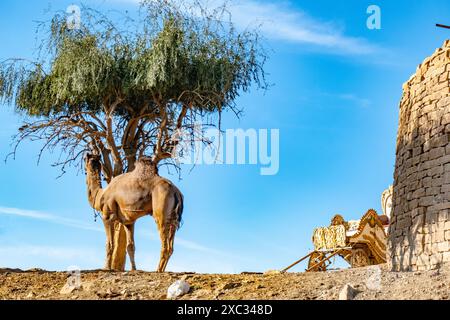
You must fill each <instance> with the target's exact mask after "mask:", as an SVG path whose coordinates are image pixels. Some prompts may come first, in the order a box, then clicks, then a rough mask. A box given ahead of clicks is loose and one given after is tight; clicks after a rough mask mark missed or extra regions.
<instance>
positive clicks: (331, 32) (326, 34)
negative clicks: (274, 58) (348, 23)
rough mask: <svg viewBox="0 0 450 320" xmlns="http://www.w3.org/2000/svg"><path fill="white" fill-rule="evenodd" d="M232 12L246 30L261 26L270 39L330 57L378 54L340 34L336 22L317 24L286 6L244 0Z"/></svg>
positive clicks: (362, 42) (373, 48)
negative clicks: (318, 50) (310, 48)
mask: <svg viewBox="0 0 450 320" xmlns="http://www.w3.org/2000/svg"><path fill="white" fill-rule="evenodd" d="M231 8H232V9H231V10H230V11H231V13H232V17H233V19H234V21H235V23H236V24H238V25H240V26H242V27H245V26H247V25H248V24H249V22H253V23H262V26H261V28H262V31H263V33H264V34H265V35H266V37H268V38H270V39H274V40H284V41H288V42H293V43H299V44H307V45H312V46H316V47H319V48H322V49H326V50H329V51H328V52H329V53H332V54H335V53H338V54H342V53H345V54H355V55H364V54H373V53H375V52H377V51H378V50H379V49H378V48H377V46H375V45H373V44H370V43H369V42H368V41H367V40H365V39H362V38H357V37H351V36H347V35H345V34H343V32H342V30H341V28H340V27H339V26H338V25H337V24H336V23H335V22H333V21H320V20H318V19H316V18H313V17H311V16H309V15H308V14H306V13H305V12H303V11H300V10H297V9H293V8H292V7H291V6H290V5H289V4H287V3H276V2H274V3H262V2H257V1H254V0H250V1H248V0H247V1H239V2H238V3H236V4H234V5H233V6H232V7H231ZM252 20H253V21H252Z"/></svg>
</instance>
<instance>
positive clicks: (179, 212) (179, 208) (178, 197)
mask: <svg viewBox="0 0 450 320" xmlns="http://www.w3.org/2000/svg"><path fill="white" fill-rule="evenodd" d="M174 196H175V209H174V210H173V214H174V216H175V217H176V220H177V228H178V229H179V228H180V227H181V222H182V216H183V201H184V199H183V194H182V193H181V192H180V190H178V189H177V191H176V192H175V195H174Z"/></svg>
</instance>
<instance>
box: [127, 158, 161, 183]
mask: <svg viewBox="0 0 450 320" xmlns="http://www.w3.org/2000/svg"><path fill="white" fill-rule="evenodd" d="M132 172H133V174H134V175H136V176H137V177H139V178H140V179H151V178H154V177H156V176H158V169H157V168H156V167H155V166H153V165H148V164H143V163H141V162H137V163H136V166H135V167H134V170H133V171H132Z"/></svg>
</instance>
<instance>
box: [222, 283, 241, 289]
mask: <svg viewBox="0 0 450 320" xmlns="http://www.w3.org/2000/svg"><path fill="white" fill-rule="evenodd" d="M240 286H241V284H240V283H237V282H228V283H225V284H224V285H223V286H222V290H230V289H234V288H238V287H240Z"/></svg>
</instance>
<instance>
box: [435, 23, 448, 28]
mask: <svg viewBox="0 0 450 320" xmlns="http://www.w3.org/2000/svg"><path fill="white" fill-rule="evenodd" d="M436 27H439V28H444V29H450V26H446V25H444V24H439V23H436Z"/></svg>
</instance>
